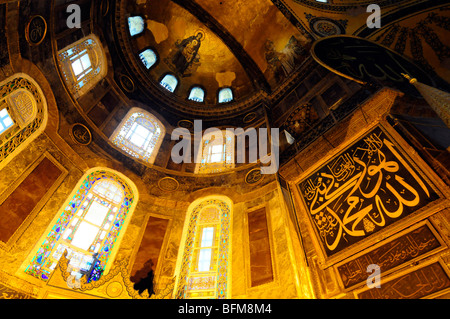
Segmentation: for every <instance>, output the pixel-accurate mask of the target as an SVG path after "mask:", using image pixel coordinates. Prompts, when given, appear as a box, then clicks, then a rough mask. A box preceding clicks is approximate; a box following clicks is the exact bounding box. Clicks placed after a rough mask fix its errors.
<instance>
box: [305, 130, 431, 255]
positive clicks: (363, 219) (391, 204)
mask: <svg viewBox="0 0 450 319" xmlns="http://www.w3.org/2000/svg"><path fill="white" fill-rule="evenodd" d="M298 187H299V190H300V193H301V195H302V197H303V200H304V202H305V204H306V207H307V209H308V212H309V215H310V217H311V221H312V223H313V225H314V227H315V229H316V231H317V234H318V236H319V238H320V241H321V242H322V244H323V247H324V250H325V252H326V254H327V255H328V256H331V255H333V254H335V253H337V252H339V251H341V250H342V249H344V248H347V247H349V246H351V245H352V244H355V243H357V242H358V241H360V240H361V239H364V238H365V237H367V236H369V235H371V234H374V233H376V232H378V231H380V230H381V229H383V228H385V227H386V226H389V225H390V224H392V223H394V222H396V221H397V220H400V219H402V218H404V217H405V216H407V215H409V214H411V213H413V212H414V211H416V210H418V209H419V208H421V207H424V206H425V205H427V204H428V203H430V202H432V201H434V200H436V199H437V198H438V195H437V194H436V193H435V192H434V191H433V189H432V188H431V187H430V186H429V185H427V184H426V182H425V181H424V180H423V178H422V177H421V176H420V173H418V172H417V171H416V170H415V169H414V168H413V167H412V165H410V164H409V163H408V161H407V160H406V158H405V157H403V155H401V154H400V151H399V149H398V147H397V146H396V145H395V144H394V143H393V142H392V141H391V140H390V138H389V137H388V136H387V134H386V133H384V132H383V130H382V129H381V128H380V127H377V128H375V129H373V130H372V131H371V132H370V133H368V134H366V135H365V136H364V137H363V138H362V139H360V140H359V141H358V142H356V143H355V144H353V145H352V146H350V147H349V148H347V149H346V150H345V151H343V152H342V153H341V154H340V155H338V156H337V157H336V158H334V159H332V160H331V161H329V162H328V163H326V164H325V165H323V166H322V167H321V168H319V169H318V170H317V171H316V172H314V173H313V174H312V175H310V176H309V177H308V178H306V180H304V181H302V182H301V183H300V184H299V185H298Z"/></svg>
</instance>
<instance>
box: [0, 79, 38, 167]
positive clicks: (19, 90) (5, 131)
mask: <svg viewBox="0 0 450 319" xmlns="http://www.w3.org/2000/svg"><path fill="white" fill-rule="evenodd" d="M46 124H47V105H46V102H45V98H44V95H43V93H42V91H41V89H40V87H39V86H38V84H37V83H36V82H35V81H34V80H32V79H31V78H30V77H29V76H27V75H26V74H23V73H19V74H16V75H14V76H12V77H10V78H8V79H6V80H5V81H3V82H1V83H0V168H1V167H4V166H5V165H6V164H7V162H9V161H10V160H11V159H12V157H13V156H14V154H17V153H19V152H20V151H21V150H22V149H23V148H24V147H25V146H26V145H28V144H29V143H30V142H31V141H33V140H34V139H35V138H36V137H37V136H38V135H39V134H40V133H41V132H42V131H44V129H45V126H46Z"/></svg>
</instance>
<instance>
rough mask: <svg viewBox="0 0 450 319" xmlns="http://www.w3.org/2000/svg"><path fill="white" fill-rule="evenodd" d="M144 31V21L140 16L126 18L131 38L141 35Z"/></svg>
mask: <svg viewBox="0 0 450 319" xmlns="http://www.w3.org/2000/svg"><path fill="white" fill-rule="evenodd" d="M144 29H145V21H144V19H143V18H142V17H141V16H134V17H129V18H128V30H129V31H130V35H131V36H132V37H134V36H136V35H139V34H141V33H142V32H144Z"/></svg>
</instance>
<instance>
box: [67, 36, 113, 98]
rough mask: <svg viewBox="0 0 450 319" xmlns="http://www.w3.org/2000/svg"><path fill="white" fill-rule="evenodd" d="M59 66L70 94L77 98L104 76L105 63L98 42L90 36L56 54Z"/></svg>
mask: <svg viewBox="0 0 450 319" xmlns="http://www.w3.org/2000/svg"><path fill="white" fill-rule="evenodd" d="M58 59H59V65H60V68H61V71H62V74H63V76H64V79H65V80H66V83H67V85H68V86H69V89H70V90H71V91H72V93H73V94H74V95H75V96H76V97H79V96H81V95H83V94H84V93H86V92H87V91H88V90H90V89H91V88H92V87H93V86H94V85H95V84H97V83H98V81H100V80H101V79H102V78H103V77H104V76H105V75H106V72H107V71H106V63H105V61H104V60H105V57H104V52H103V49H102V47H101V45H100V42H99V40H98V39H97V38H96V37H95V36H94V35H90V36H88V37H86V38H84V39H82V40H80V41H78V42H76V43H74V44H72V45H70V46H68V47H66V48H64V49H63V50H61V51H59V53H58Z"/></svg>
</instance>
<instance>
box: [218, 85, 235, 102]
mask: <svg viewBox="0 0 450 319" xmlns="http://www.w3.org/2000/svg"><path fill="white" fill-rule="evenodd" d="M231 101H233V91H232V90H231V89H230V88H224V89H221V90H220V91H219V103H227V102H231Z"/></svg>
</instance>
